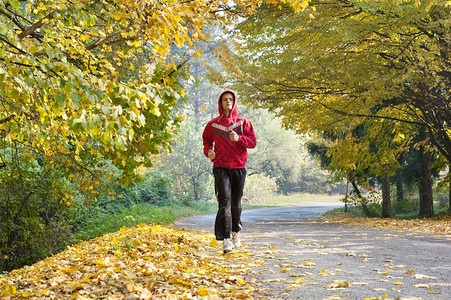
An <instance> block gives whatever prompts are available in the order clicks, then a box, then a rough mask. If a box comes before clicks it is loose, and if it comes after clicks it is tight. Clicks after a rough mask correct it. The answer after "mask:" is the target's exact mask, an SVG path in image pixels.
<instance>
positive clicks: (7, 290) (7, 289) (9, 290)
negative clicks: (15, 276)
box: [2, 283, 17, 297]
mask: <svg viewBox="0 0 451 300" xmlns="http://www.w3.org/2000/svg"><path fill="white" fill-rule="evenodd" d="M16 292H17V290H16V287H15V286H14V285H12V284H8V283H7V284H5V285H4V286H3V287H2V296H3V297H8V296H14V295H15V294H16Z"/></svg>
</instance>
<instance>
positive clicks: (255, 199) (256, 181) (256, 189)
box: [243, 174, 277, 204]
mask: <svg viewBox="0 0 451 300" xmlns="http://www.w3.org/2000/svg"><path fill="white" fill-rule="evenodd" d="M276 191H277V183H276V180H275V179H274V178H271V177H269V176H266V175H264V174H254V175H250V176H248V177H247V178H246V183H245V186H244V195H243V202H247V203H250V204H262V203H266V201H267V200H268V198H269V197H271V196H272V195H273V194H274V193H275V192H276Z"/></svg>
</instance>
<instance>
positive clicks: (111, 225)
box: [76, 203, 180, 241]
mask: <svg viewBox="0 0 451 300" xmlns="http://www.w3.org/2000/svg"><path fill="white" fill-rule="evenodd" d="M179 214H180V213H179ZM176 217H177V214H176V213H175V209H173V208H170V207H156V206H154V205H152V204H148V203H140V204H136V205H132V206H130V207H128V208H125V209H124V210H122V211H121V212H118V213H115V214H111V213H104V212H98V213H95V214H92V215H91V216H90V217H88V218H86V220H85V221H84V223H83V225H82V226H81V227H80V228H78V230H77V233H76V238H77V239H78V240H80V241H85V240H89V239H91V238H95V237H98V236H101V235H103V234H105V233H109V232H115V231H118V230H119V229H121V228H122V227H124V226H125V227H131V226H135V225H138V224H147V223H156V224H170V223H172V222H174V220H175V218H176Z"/></svg>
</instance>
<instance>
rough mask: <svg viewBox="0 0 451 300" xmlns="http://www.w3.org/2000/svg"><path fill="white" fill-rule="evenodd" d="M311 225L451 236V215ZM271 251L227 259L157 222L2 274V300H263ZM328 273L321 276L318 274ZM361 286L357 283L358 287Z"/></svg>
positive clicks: (199, 237)
mask: <svg viewBox="0 0 451 300" xmlns="http://www.w3.org/2000/svg"><path fill="white" fill-rule="evenodd" d="M309 222H310V223H312V222H313V223H315V222H318V223H319V222H321V223H335V224H336V223H341V224H343V225H357V226H369V227H372V228H383V229H392V230H395V231H410V232H422V233H431V234H434V235H440V236H442V237H443V236H445V237H447V238H451V217H450V216H445V217H440V218H434V219H421V220H395V219H379V218H374V219H367V218H360V217H355V216H350V215H346V214H341V213H340V214H333V215H329V216H327V217H322V218H319V219H314V220H311V221H309ZM276 233H277V234H280V232H277V231H276ZM256 234H258V232H257V233H256ZM266 234H270V233H269V232H267V233H266ZM278 239H279V238H278ZM249 242H250V240H249ZM281 242H283V243H285V242H284V241H282V240H281ZM307 242H308V241H307ZM307 242H306V243H307ZM301 244H302V243H301ZM307 244H308V245H306V247H310V246H311V245H310V242H308V243H307ZM315 245H316V244H315ZM265 247H266V248H265ZM265 247H263V248H264V249H263V250H262V249H260V250H258V247H257V248H256V247H255V246H254V248H255V249H253V250H248V249H247V248H246V247H244V249H241V250H240V251H237V252H232V254H227V255H224V254H222V251H221V250H222V249H221V248H222V247H221V244H220V243H216V241H215V239H214V237H213V236H212V235H211V234H208V233H205V232H200V231H190V230H181V229H177V228H174V227H172V226H158V225H140V226H136V227H132V228H122V229H121V230H120V231H118V232H115V233H111V234H107V235H104V236H102V237H99V238H96V239H93V240H90V241H88V242H83V243H80V244H77V245H74V246H72V247H68V249H67V250H65V251H64V252H61V253H59V254H56V255H54V256H52V257H49V258H47V259H45V260H43V261H41V262H38V263H36V264H34V265H33V266H30V267H26V268H22V269H19V270H15V271H13V272H11V273H10V274H9V276H7V277H0V296H1V298H2V299H43V298H46V299H127V300H133V299H201V298H202V299H252V295H253V296H254V297H257V298H259V295H261V293H260V291H261V290H262V286H261V284H259V283H258V282H256V279H253V280H251V279H250V278H255V277H254V276H248V275H249V274H251V273H254V274H255V270H257V269H261V268H263V270H265V269H268V266H267V264H268V262H269V260H268V259H266V258H264V255H266V254H265V253H266V252H268V251H270V252H271V253H269V254H268V255H271V256H273V255H274V253H273V252H272V251H279V252H280V249H277V248H276V246H274V245H272V244H271V245H269V244H268V245H267V246H265ZM249 248H252V247H249ZM265 251H266V252H265ZM321 251H323V252H324V249H321ZM259 252H261V253H259ZM322 254H324V253H322ZM293 255H294V254H293ZM267 260H268V261H267ZM310 261H311V260H306V261H305V262H304V265H302V266H301V267H302V268H312V266H310V265H308V263H310ZM335 263H336V264H339V265H340V264H341V262H335ZM311 264H312V265H313V263H311ZM288 266H289V265H288V264H287V265H286V266H285V265H281V266H280V267H281V271H280V272H281V273H280V274H285V273H283V272H285V270H289V267H288ZM268 270H269V269H268ZM287 272H288V271H287ZM270 273H271V274H272V273H274V272H270ZM287 274H288V273H287ZM290 274H291V273H290ZM325 275H327V274H322V273H320V274H319V275H318V276H316V277H318V278H323V277H324V276H325ZM335 275H336V274H335ZM271 280H274V279H272V278H270V277H268V278H267V280H266V281H264V282H265V284H266V285H267V284H268V283H269V282H272V281H271ZM288 281H289V282H290V287H291V286H292V285H293V284H294V285H295V286H302V284H303V282H304V281H305V284H307V283H308V280H307V278H306V277H300V278H294V279H290V280H288ZM343 282H345V283H346V280H345V279H342V280H341V281H340V280H338V281H336V282H335V281H334V282H332V283H331V285H330V286H328V285H325V288H326V289H335V288H346V287H343V286H341V285H342V284H344V283H343ZM269 284H271V283H269ZM356 284H358V283H355V282H354V283H353V286H355V285H356ZM395 284H396V283H395ZM266 287H267V286H265V288H266ZM348 288H349V287H348ZM285 291H287V290H286V289H285ZM275 296H277V295H275Z"/></svg>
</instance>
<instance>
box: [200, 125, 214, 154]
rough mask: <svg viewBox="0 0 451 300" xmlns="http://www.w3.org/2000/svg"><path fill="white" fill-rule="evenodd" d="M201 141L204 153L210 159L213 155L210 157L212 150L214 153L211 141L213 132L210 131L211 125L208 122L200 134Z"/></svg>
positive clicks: (212, 141)
mask: <svg viewBox="0 0 451 300" xmlns="http://www.w3.org/2000/svg"><path fill="white" fill-rule="evenodd" d="M202 141H203V144H204V155H205V156H206V157H208V158H210V159H211V160H213V159H214V157H213V158H212V157H211V156H212V152H213V155H214V151H213V143H214V139H213V133H212V132H211V125H210V123H208V124H207V126H205V129H204V133H203V134H202Z"/></svg>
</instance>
